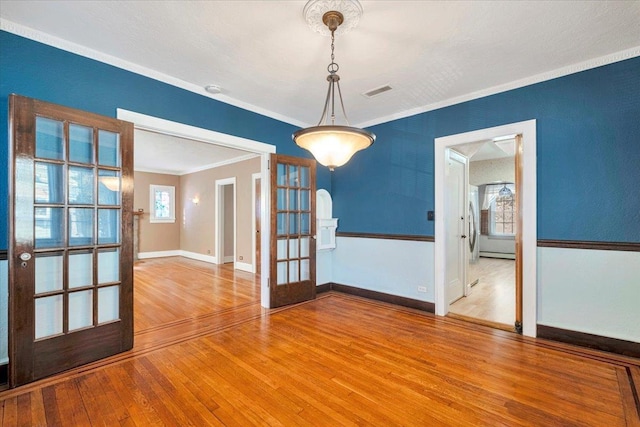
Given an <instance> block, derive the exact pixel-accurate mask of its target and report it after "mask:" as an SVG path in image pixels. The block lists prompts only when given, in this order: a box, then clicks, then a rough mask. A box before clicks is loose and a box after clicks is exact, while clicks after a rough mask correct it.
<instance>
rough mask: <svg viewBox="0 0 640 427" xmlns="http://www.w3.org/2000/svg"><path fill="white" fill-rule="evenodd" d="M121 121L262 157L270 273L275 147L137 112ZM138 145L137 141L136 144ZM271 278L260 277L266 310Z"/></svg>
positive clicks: (264, 242) (264, 248) (265, 257)
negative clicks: (270, 164)
mask: <svg viewBox="0 0 640 427" xmlns="http://www.w3.org/2000/svg"><path fill="white" fill-rule="evenodd" d="M116 114H117V118H118V119H120V120H126V121H128V122H132V123H133V124H134V127H135V129H142V130H148V131H151V132H156V133H160V134H165V135H172V136H176V137H181V138H187V139H192V140H195V141H201V142H205V143H208V144H216V145H221V146H224V147H230V148H237V149H240V150H245V151H249V152H252V153H256V154H259V155H260V176H261V178H262V183H263V185H262V186H261V187H260V189H261V192H260V198H261V215H260V221H261V223H262V236H261V241H260V243H261V251H260V253H261V260H260V261H261V262H262V269H263V270H262V271H269V257H270V249H271V248H270V242H269V236H270V232H271V231H270V229H271V223H270V217H269V213H270V212H271V198H270V197H269V194H270V191H271V189H270V183H271V181H270V180H269V176H270V175H269V158H270V156H271V154H272V153H275V152H276V147H275V145H271V144H265V143H263V142H259V141H253V140H250V139H246V138H240V137H237V136H233V135H228V134H225V133H220V132H215V131H212V130H208V129H203V128H198V127H195V126H190V125H186V124H184V123H178V122H172V121H170V120H165V119H161V118H158V117H153V116H148V115H146V114H140V113H136V112H134V111H128V110H123V109H121V108H118V109H117V110H116ZM134 145H135V141H134ZM268 281H269V275H268V274H262V275H261V277H260V303H261V305H262V306H263V307H265V308H269V282H268Z"/></svg>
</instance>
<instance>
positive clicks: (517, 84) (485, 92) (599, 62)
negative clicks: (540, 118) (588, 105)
mask: <svg viewBox="0 0 640 427" xmlns="http://www.w3.org/2000/svg"><path fill="white" fill-rule="evenodd" d="M637 56H640V46H636V47H632V48H630V49H625V50H621V51H619V52H615V53H611V54H608V55H605V56H601V57H598V58H593V59H589V60H588V61H583V62H579V63H577V64H572V65H568V66H566V67H562V68H557V69H555V70H552V71H547V72H544V73H540V74H536V75H533V76H529V77H525V78H523V79H519V80H514V81H512V82H510V83H505V84H502V85H498V86H493V87H490V88H487V89H482V90H479V91H476V92H471V93H468V94H466V95H461V96H457V97H455V98H449V99H445V100H444V101H440V102H434V103H433V104H429V105H425V106H423V107H417V108H413V109H411V110H406V111H403V112H400V113H396V114H391V115H388V116H384V117H379V118H377V119H374V120H369V121H366V122H362V123H357V124H356V125H355V126H356V127H360V128H366V127H370V126H375V125H379V124H382V123H386V122H390V121H393V120H398V119H403V118H405V117H410V116H415V115H416V114H421V113H426V112H427V111H433V110H438V109H440V108H445V107H450V106H452V105H455V104H460V103H463V102H467V101H472V100H474V99H479V98H484V97H486V96H490V95H495V94H498V93H501V92H507V91H509V90H513V89H519V88H521V87H525V86H530V85H532V84H536V83H541V82H544V81H547V80H553V79H557V78H559V77H564V76H568V75H570V74H575V73H579V72H581V71H586V70H590V69H592V68H598V67H602V66H604V65H609V64H613V63H614V62H620V61H624V60H625V59H631V58H635V57H637Z"/></svg>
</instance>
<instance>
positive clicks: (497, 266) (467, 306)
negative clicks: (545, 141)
mask: <svg viewBox="0 0 640 427" xmlns="http://www.w3.org/2000/svg"><path fill="white" fill-rule="evenodd" d="M517 139H518V137H517V136H513V135H505V136H502V137H498V138H494V139H492V140H488V141H476V142H471V143H468V144H464V145H459V146H456V147H453V148H451V150H456V151H458V152H460V153H462V154H464V155H465V156H466V158H467V159H468V174H467V179H466V182H465V184H466V185H467V187H466V189H465V190H464V191H465V195H466V196H467V197H468V201H467V202H466V203H465V212H464V213H465V214H466V215H467V219H466V221H465V224H466V226H465V229H464V234H465V235H466V239H465V240H466V242H464V246H465V251H466V261H465V262H464V263H463V265H462V267H463V268H464V269H465V277H466V280H465V285H466V286H465V291H466V292H465V294H464V297H461V298H459V299H457V300H455V301H451V303H450V306H449V312H450V316H452V317H457V318H461V319H463V320H469V321H472V322H476V323H481V324H485V325H488V326H491V327H494V328H499V329H504V330H509V331H513V330H514V329H515V330H516V331H518V325H520V324H521V323H520V321H521V314H520V313H516V287H517V280H516V238H517V237H518V233H517V218H518V211H517V209H516V208H517V204H516V196H517V194H516V185H515V181H516V156H515V147H516V143H517ZM450 175H451V174H450ZM449 179H450V178H449ZM448 212H450V209H449V208H448ZM451 216H452V215H450V214H449V215H447V217H451ZM448 233H450V232H449V231H448ZM447 238H448V240H449V236H447ZM451 262H452V260H451V259H449V258H448V259H447V264H449V263H451Z"/></svg>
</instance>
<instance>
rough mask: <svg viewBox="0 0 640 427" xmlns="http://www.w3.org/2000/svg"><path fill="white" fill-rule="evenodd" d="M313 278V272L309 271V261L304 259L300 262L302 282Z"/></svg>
mask: <svg viewBox="0 0 640 427" xmlns="http://www.w3.org/2000/svg"><path fill="white" fill-rule="evenodd" d="M310 278H311V271H310V270H309V260H308V259H303V260H301V261H300V280H309V279H310Z"/></svg>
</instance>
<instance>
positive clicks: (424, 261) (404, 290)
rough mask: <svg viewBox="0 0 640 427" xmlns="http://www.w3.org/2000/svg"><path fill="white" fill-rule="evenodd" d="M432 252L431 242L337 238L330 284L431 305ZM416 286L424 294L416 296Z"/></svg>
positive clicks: (432, 295)
mask: <svg viewBox="0 0 640 427" xmlns="http://www.w3.org/2000/svg"><path fill="white" fill-rule="evenodd" d="M433 249H434V244H433V242H416V241H408V240H389V239H370V238H361V237H340V236H338V237H337V241H336V249H335V250H334V251H332V254H333V259H332V262H333V274H332V281H333V282H335V283H339V284H342V285H348V286H355V287H358V288H363V289H369V290H372V291H376V292H382V293H385V294H391V295H398V296H402V297H405V298H411V299H415V300H419V301H428V302H433V301H434V287H433V283H434V258H433ZM419 286H420V287H425V288H426V292H419V291H418V287H419Z"/></svg>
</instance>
